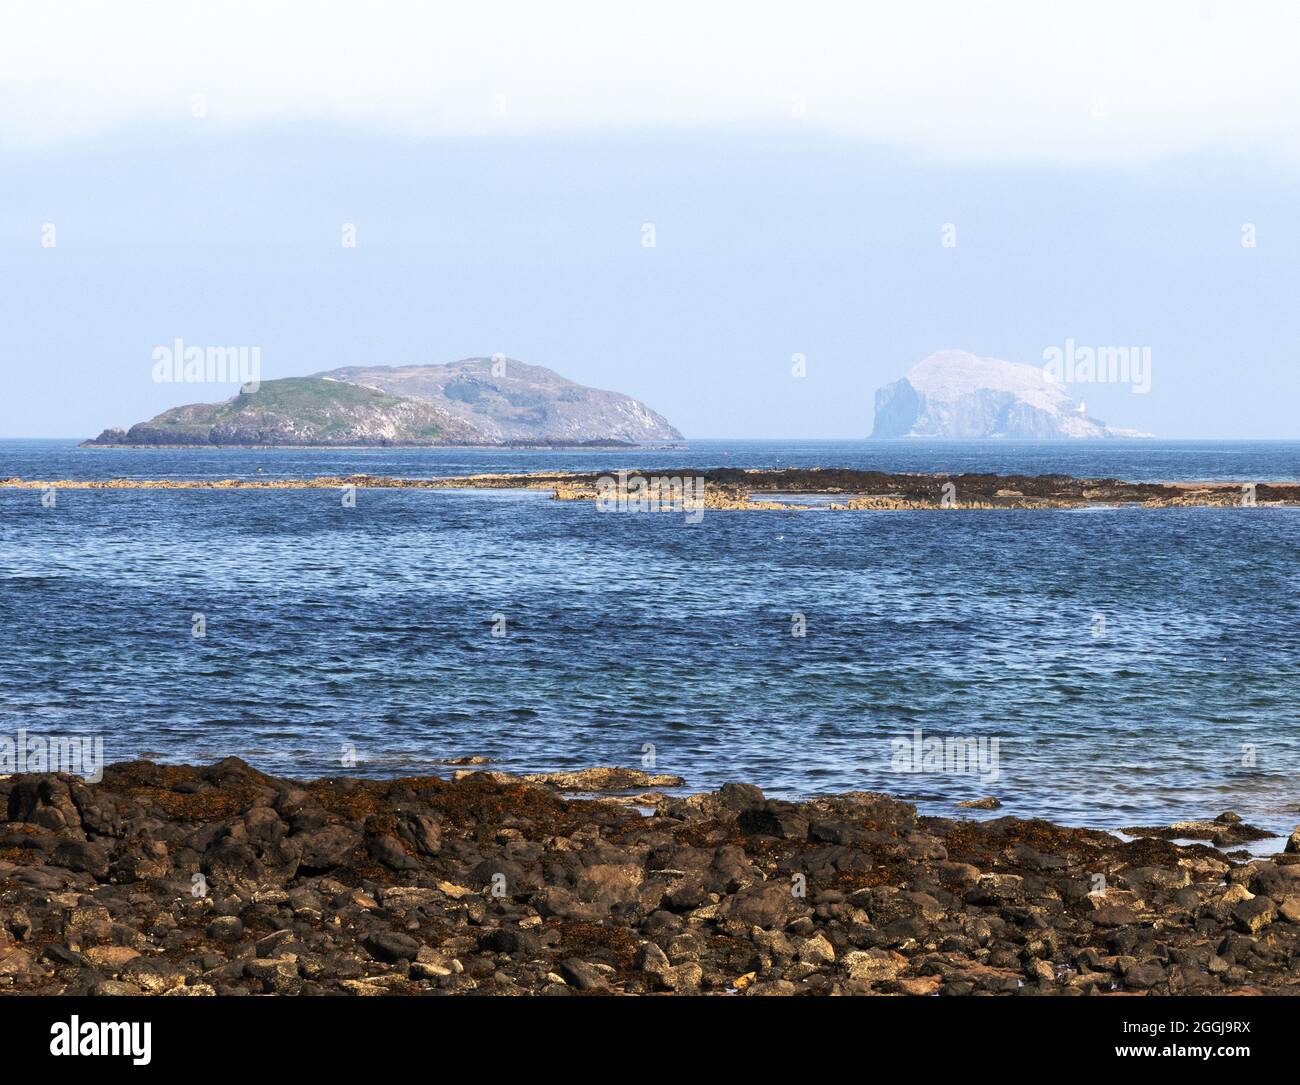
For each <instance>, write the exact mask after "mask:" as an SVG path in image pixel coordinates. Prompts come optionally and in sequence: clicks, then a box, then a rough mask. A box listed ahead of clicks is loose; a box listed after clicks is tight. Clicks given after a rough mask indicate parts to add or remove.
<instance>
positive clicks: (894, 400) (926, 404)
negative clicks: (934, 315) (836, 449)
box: [871, 350, 1145, 440]
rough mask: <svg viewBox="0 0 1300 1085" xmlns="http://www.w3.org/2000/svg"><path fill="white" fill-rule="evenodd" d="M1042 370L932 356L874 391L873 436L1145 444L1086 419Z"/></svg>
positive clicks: (959, 354)
mask: <svg viewBox="0 0 1300 1085" xmlns="http://www.w3.org/2000/svg"><path fill="white" fill-rule="evenodd" d="M1081 407H1082V404H1078V403H1075V401H1074V400H1073V399H1071V397H1070V396H1069V395H1068V394H1067V393H1066V391H1065V389H1064V388H1063V387H1062V386H1061V385H1060V384H1057V383H1054V382H1053V381H1051V380H1049V379H1048V378H1047V376H1046V375H1045V374H1044V372H1043V370H1041V369H1039V368H1038V367H1036V366H1032V365H1018V364H1016V363H1014V362H1004V361H1000V360H998V359H996V358H979V357H976V356H975V355H974V354H968V353H966V352H965V351H960V350H944V351H939V352H938V353H936V354H931V355H930V356H929V357H928V358H926V359H925V360H924V361H922V362H919V363H918V364H917V365H915V366H914V367H913V368H912V369H911V370H910V371H909V372H908V373H907V374H906V375H905V376H904V377H903V378H902V379H901V380H897V381H895V382H894V383H893V384H888V385H886V386H885V387H884V388H881V389H880V390H879V391H877V392H876V417H875V425H874V428H873V429H872V433H871V436H872V437H958V438H979V437H1011V438H1028V439H1031V440H1055V439H1058V438H1071V437H1083V438H1086V437H1094V438H1095V437H1140V436H1145V434H1139V433H1135V432H1133V431H1131V430H1120V429H1115V428H1113V427H1110V426H1107V425H1106V424H1105V423H1104V422H1102V421H1099V420H1098V419H1095V418H1089V417H1088V416H1087V415H1086V414H1084V413H1083V412H1082V410H1081Z"/></svg>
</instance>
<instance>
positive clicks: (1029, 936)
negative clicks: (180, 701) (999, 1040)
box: [0, 758, 1300, 996]
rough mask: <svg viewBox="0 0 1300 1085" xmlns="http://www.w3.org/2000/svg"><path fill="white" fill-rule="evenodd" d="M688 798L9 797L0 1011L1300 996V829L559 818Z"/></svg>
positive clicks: (760, 804)
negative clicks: (57, 1006) (1274, 835)
mask: <svg viewBox="0 0 1300 1085" xmlns="http://www.w3.org/2000/svg"><path fill="white" fill-rule="evenodd" d="M678 782H679V781H676V780H675V778H671V777H652V776H648V775H646V774H644V773H641V772H639V771H638V770H632V769H617V770H608V769H605V770H589V771H588V772H586V773H579V774H563V775H557V776H536V777H530V778H522V777H512V776H507V775H505V774H502V773H491V772H483V771H475V770H462V771H459V772H456V773H455V774H454V777H453V778H452V779H443V778H441V777H418V778H403V779H396V780H360V779H352V778H334V779H327V780H316V781H297V780H290V779H277V778H273V777H270V776H266V775H263V774H262V773H260V772H257V771H256V770H254V769H252V768H251V767H250V766H248V765H247V764H245V763H244V762H242V761H240V760H238V759H235V758H228V759H226V760H224V761H221V762H219V763H217V764H215V765H211V766H207V767H187V766H162V765H157V764H153V763H151V762H147V761H137V762H128V763H124V764H118V765H113V766H109V767H108V768H106V769H105V770H104V774H103V778H102V780H101V781H100V782H98V783H93V784H92V783H86V782H84V781H82V780H81V779H79V778H78V777H75V776H67V775H59V774H39V775H36V774H28V775H16V776H11V777H8V778H3V779H0V810H4V811H5V822H4V824H2V825H0V992H3V993H16V994H59V993H64V994H93V995H114V994H136V993H147V994H160V995H172V996H175V995H181V996H183V995H219V994H261V993H269V994H337V995H381V994H408V995H414V994H491V995H517V994H547V995H574V994H618V993H624V994H650V993H660V992H663V993H673V994H719V995H722V994H733V995H734V994H739V995H745V996H752V995H764V994H775V995H803V994H806V995H833V994H863V995H865V994H879V995H933V994H945V995H970V994H1044V995H1105V994H1110V993H1117V992H1123V993H1130V994H1144V993H1150V994H1179V995H1181V994H1223V993H1272V994H1294V993H1300V832H1297V833H1296V834H1295V835H1293V836H1292V837H1291V838H1290V839H1289V840H1288V841H1287V843H1286V846H1285V850H1284V851H1283V852H1281V853H1280V854H1277V855H1272V856H1270V857H1268V858H1256V857H1252V856H1250V855H1249V854H1247V853H1245V852H1242V851H1239V850H1233V849H1235V848H1237V847H1239V844H1240V842H1241V841H1245V840H1250V839H1253V838H1254V837H1255V836H1256V835H1258V833H1257V831H1255V830H1251V829H1250V828H1249V827H1248V826H1244V825H1241V823H1240V821H1239V819H1237V818H1236V817H1235V815H1232V814H1230V813H1225V814H1222V815H1220V816H1219V817H1218V818H1215V819H1213V820H1212V821H1207V822H1201V823H1191V824H1190V825H1184V826H1178V827H1164V828H1159V827H1157V828H1153V829H1151V830H1146V829H1141V830H1133V831H1134V832H1136V833H1143V834H1145V835H1142V836H1140V837H1138V838H1137V839H1132V840H1127V841H1126V840H1124V839H1121V838H1120V837H1118V836H1114V835H1111V834H1108V833H1103V832H1098V831H1095V830H1084V829H1068V828H1061V827H1058V826H1055V825H1052V824H1050V823H1048V822H1045V821H1040V820H1019V819H1015V818H1009V817H1003V818H996V819H994V820H987V821H968V820H958V819H949V818H935V817H922V816H918V814H917V811H916V809H915V807H914V806H912V805H911V804H909V803H906V802H902V801H899V800H897V799H893V798H890V797H888V796H885V795H879V794H873V793H867V792H853V793H848V794H843V795H836V796H829V797H823V798H818V799H815V800H812V801H808V802H800V803H795V802H785V801H780V800H770V799H766V798H765V797H764V796H763V794H762V793H761V792H760V791H759V789H758V788H756V787H752V786H749V785H745V784H728V785H726V786H724V787H722V788H721V789H720V790H718V791H716V792H713V793H708V794H698V795H690V796H685V797H668V796H664V795H662V794H656V793H649V794H646V793H642V794H638V795H623V796H621V797H619V798H568V797H566V791H567V790H569V789H574V788H581V789H584V790H594V789H604V788H617V789H619V790H621V791H625V792H626V791H635V790H636V789H644V788H647V787H651V788H653V787H668V786H673V785H674V784H675V783H678ZM561 789H565V790H563V791H562V790H561ZM1162 834H1165V835H1169V834H1172V835H1177V836H1199V837H1201V838H1203V839H1208V840H1211V841H1212V842H1213V846H1211V845H1210V844H1191V845H1180V844H1177V843H1174V842H1172V841H1171V840H1168V839H1162V838H1161V835H1162Z"/></svg>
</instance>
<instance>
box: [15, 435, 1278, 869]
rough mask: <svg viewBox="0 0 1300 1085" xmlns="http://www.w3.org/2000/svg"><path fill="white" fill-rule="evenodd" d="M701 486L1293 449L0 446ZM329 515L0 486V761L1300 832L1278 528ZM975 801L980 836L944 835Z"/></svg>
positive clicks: (55, 469) (1138, 518)
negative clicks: (605, 789) (756, 474)
mask: <svg viewBox="0 0 1300 1085" xmlns="http://www.w3.org/2000/svg"><path fill="white" fill-rule="evenodd" d="M716 466H733V467H815V466H822V467H850V468H864V469H874V470H883V471H927V472H945V473H953V474H956V473H961V472H967V471H980V472H998V473H1015V474H1047V473H1052V474H1057V473H1061V474H1071V475H1083V476H1089V477H1103V478H1121V479H1128V480H1141V481H1179V480H1224V481H1234V482H1246V481H1255V482H1264V481H1283V480H1287V481H1300V442H1298V441H1273V442H1222V441H1159V440H1144V441H1115V440H1110V441H1098V442H1091V441H1075V442H1018V441H1006V442H989V441H984V442H960V441H741V440H732V441H728V440H692V441H690V442H688V443H687V445H686V447H683V448H674V449H660V450H616V451H611V450H608V449H606V450H582V451H530V450H485V449H445V448H438V449H356V450H304V449H204V450H189V449H187V450H177V449H81V448H78V447H77V446H76V442H75V441H73V440H66V441H53V440H51V441H32V440H22V441H3V442H0V479H5V478H10V477H13V476H17V477H21V478H24V479H86V480H89V479H109V478H131V479H165V480H183V479H211V478H243V479H249V478H294V477H311V476H317V475H343V474H356V473H367V474H371V475H393V476H403V477H410V478H420V477H431V476H440V475H462V474H471V473H476V472H485V471H508V472H517V471H530V470H586V471H590V470H611V471H612V470H616V469H618V468H620V467H626V468H632V469H651V468H653V469H662V470H661V473H670V474H682V475H689V474H690V472H691V470H692V469H702V468H708V467H716ZM344 496H345V495H342V494H341V493H340V492H339V491H335V490H332V489H320V490H217V491H194V490H127V489H119V490H71V489H69V490H58V491H55V492H54V500H53V502H51V501H50V500H49V499H48V497H47V498H46V499H45V500H42V497H43V494H42V492H41V491H40V490H26V489H12V488H8V489H6V488H0V674H3V682H0V736H4V735H9V736H14V735H16V734H18V733H19V732H20V731H23V732H25V733H26V734H28V735H32V734H36V735H44V736H51V737H53V736H90V735H93V736H102V738H103V742H104V755H105V758H106V760H107V761H110V762H112V761H121V760H127V759H132V758H137V757H149V758H153V759H156V760H161V761H168V762H184V763H206V762H211V761H214V760H217V759H219V758H222V757H225V756H228V755H235V756H238V757H242V758H244V759H246V760H247V761H249V762H251V763H252V764H254V765H255V766H257V767H259V768H261V769H263V770H265V771H267V772H271V773H275V774H286V775H293V776H299V777H317V776H338V775H351V776H397V775H410V774H426V773H440V774H445V773H449V772H450V771H452V769H451V767H450V766H449V765H448V764H447V763H446V762H448V761H450V760H453V759H457V758H464V757H482V758H488V759H490V760H491V765H490V766H489V767H492V768H499V769H503V770H506V771H510V772H546V771H553V770H567V769H576V768H583V767H588V766H594V765H627V766H632V767H645V768H648V769H653V771H655V772H658V773H666V774H672V775H677V776H680V777H682V778H683V780H684V781H685V783H684V785H683V786H682V787H681V788H678V789H676V790H678V791H683V792H690V791H700V790H707V789H713V788H716V787H718V786H719V785H721V784H723V783H725V782H727V781H744V782H748V783H754V784H757V785H759V786H760V787H762V788H763V789H764V791H765V792H767V793H768V794H769V795H772V796H782V797H791V798H794V797H806V796H811V795H817V794H824V793H830V792H843V791H883V792H887V793H889V794H892V795H897V796H900V797H903V798H906V799H908V800H910V801H914V802H916V803H918V805H919V806H920V807H921V809H922V810H923V812H925V813H929V814H936V815H943V816H958V815H961V816H982V817H991V816H1001V815H1006V814H1011V815H1015V816H1018V817H1043V818H1048V819H1051V820H1053V821H1057V822H1060V823H1063V824H1069V825H1083V826H1091V827H1097V828H1106V829H1123V828H1126V827H1132V826H1149V825H1164V824H1168V823H1170V822H1172V821H1176V820H1182V819H1193V818H1212V817H1214V816H1216V815H1218V814H1220V813H1223V812H1225V811H1228V810H1232V811H1234V812H1236V813H1237V814H1238V815H1240V816H1241V817H1242V818H1244V819H1245V820H1247V821H1248V822H1250V823H1252V824H1255V825H1259V826H1261V827H1263V828H1265V829H1269V830H1272V831H1274V832H1277V833H1280V834H1287V833H1290V832H1291V831H1292V830H1293V829H1294V828H1295V827H1296V825H1297V824H1300V563H1298V562H1297V557H1298V553H1297V551H1298V544H1300V509H1278V508H1266V507H1253V508H1252V507H1241V508H1219V509H1196V508H1179V509H1122V510H1121V509H1105V508H1096V509H1070V510H1051V511H1028V510H1024V511H1022V510H1005V511H987V510H985V511H976V510H962V509H961V508H956V509H952V510H948V511H945V512H899V511H887V512H885V511H882V512H819V511H811V512H809V511H761V510H755V511H708V512H707V513H705V514H704V515H703V516H702V517H701V516H694V517H687V516H686V515H684V514H681V513H673V512H668V513H654V514H640V515H637V514H625V515H620V514H610V513H602V512H600V511H599V510H597V508H596V507H595V506H594V504H592V503H588V502H557V501H553V500H551V499H550V498H549V495H548V494H546V493H542V492H534V491H520V490H477V489H470V490H441V491H421V490H373V489H365V488H361V489H359V490H358V491H357V493H356V500H355V504H354V505H351V506H349V504H348V502H347V501H346V500H344ZM691 521H694V522H691ZM933 740H939V742H938V744H937V745H936V744H935V743H934V741H933ZM988 796H995V797H997V798H998V799H999V800H1000V801H1001V803H1002V806H1001V809H999V810H998V811H996V812H991V813H980V812H976V813H975V814H973V815H972V814H971V812H969V811H964V810H959V809H958V808H957V807H956V805H955V804H956V803H958V802H961V801H964V800H970V799H980V798H985V797H988ZM1274 846H1276V847H1280V846H1281V844H1280V839H1279V840H1278V841H1276V842H1275V845H1274Z"/></svg>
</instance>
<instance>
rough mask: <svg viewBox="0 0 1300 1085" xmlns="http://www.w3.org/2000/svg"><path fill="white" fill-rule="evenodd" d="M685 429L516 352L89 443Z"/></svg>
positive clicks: (483, 439) (297, 393)
mask: <svg viewBox="0 0 1300 1085" xmlns="http://www.w3.org/2000/svg"><path fill="white" fill-rule="evenodd" d="M681 436H682V435H681V434H680V433H678V432H677V430H676V429H674V428H673V427H672V426H671V425H669V424H668V422H667V421H666V420H665V419H664V418H663V417H662V416H661V415H659V414H656V413H655V412H654V411H652V410H650V408H649V407H647V406H645V405H644V404H643V403H639V402H638V401H637V400H635V399H632V398H631V397H630V396H625V395H620V394H619V393H617V392H605V391H601V390H600V389H596V388H585V387H583V386H582V385H580V384H576V383H574V382H573V381H570V380H566V379H565V378H564V377H561V376H560V375H559V374H557V373H554V372H552V371H551V370H549V369H545V368H543V367H542V366H535V365H526V364H525V363H523V362H517V361H514V360H513V359H504V360H495V361H494V360H493V359H489V358H469V359H466V360H465V361H462V362H453V363H451V364H449V365H425V366H402V367H396V368H394V367H388V366H373V367H360V368H348V369H337V370H333V371H332V372H330V373H324V374H320V375H318V376H315V377H292V378H285V379H282V380H270V381H261V382H259V383H253V384H248V385H245V386H244V387H243V388H242V389H241V390H240V392H239V394H237V395H235V396H233V397H232V398H231V399H228V400H226V401H225V402H223V403H192V404H189V405H187V406H183V407H174V408H172V409H171V410H167V411H164V412H163V413H162V414H160V415H157V416H156V417H154V418H151V419H150V420H149V421H147V422H140V423H137V424H136V425H134V426H131V427H130V428H129V429H123V428H120V427H115V428H111V429H106V430H104V432H103V433H101V434H100V435H99V436H98V437H97V438H95V439H94V440H91V441H86V442H84V444H85V445H86V446H91V447H93V446H104V445H110V446H111V445H125V446H134V445H168V446H178V447H189V446H212V445H217V446H221V445H303V446H327V447H328V446H370V445H488V446H499V445H507V446H511V445H524V446H541V447H573V446H590V445H597V446H603V445H608V446H631V445H638V444H644V443H653V442H667V441H678V440H681Z"/></svg>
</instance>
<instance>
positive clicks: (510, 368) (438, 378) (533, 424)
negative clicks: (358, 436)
mask: <svg viewBox="0 0 1300 1085" xmlns="http://www.w3.org/2000/svg"><path fill="white" fill-rule="evenodd" d="M320 376H322V377H329V378H332V379H334V380H340V381H347V382H349V383H351V384H359V385H362V386H364V387H367V388H376V389H378V390H379V391H381V392H387V393H389V394H390V395H395V396H409V397H411V398H414V399H420V400H426V401H428V402H431V403H434V404H436V405H437V406H438V407H439V408H441V409H442V410H444V411H446V412H447V413H448V414H449V415H450V416H451V417H452V418H455V419H457V420H458V421H460V422H461V423H463V424H464V425H466V426H469V427H471V428H472V429H474V430H475V431H477V432H478V433H480V434H481V435H482V436H483V438H485V439H487V440H490V441H511V440H514V441H526V440H530V439H545V440H549V441H574V442H581V441H592V440H602V441H626V442H628V443H632V444H639V443H642V442H655V441H680V440H681V439H682V435H681V434H680V433H679V432H678V431H677V430H676V429H675V428H673V426H671V425H670V424H669V423H668V420H667V419H666V418H664V417H663V416H662V415H660V414H657V413H656V412H655V411H652V410H651V409H650V408H649V407H647V406H646V405H645V404H644V403H640V402H638V401H637V400H635V399H633V398H632V397H631V396H625V395H621V394H619V393H618V392H606V391H603V390H601V389H599V388H586V387H584V386H583V385H581V384H577V383H575V382H574V381H571V380H568V379H567V378H565V377H562V376H560V375H559V374H558V373H556V372H554V371H553V370H550V369H547V368H545V367H544V366H540V365H529V364H528V363H526V362H520V361H516V360H515V359H513V358H505V357H502V356H500V355H498V356H496V357H495V358H466V359H464V360H462V361H459V362H450V363H448V364H447V365H406V366H352V367H349V368H346V369H334V370H331V371H329V372H327V373H322V374H320Z"/></svg>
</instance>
